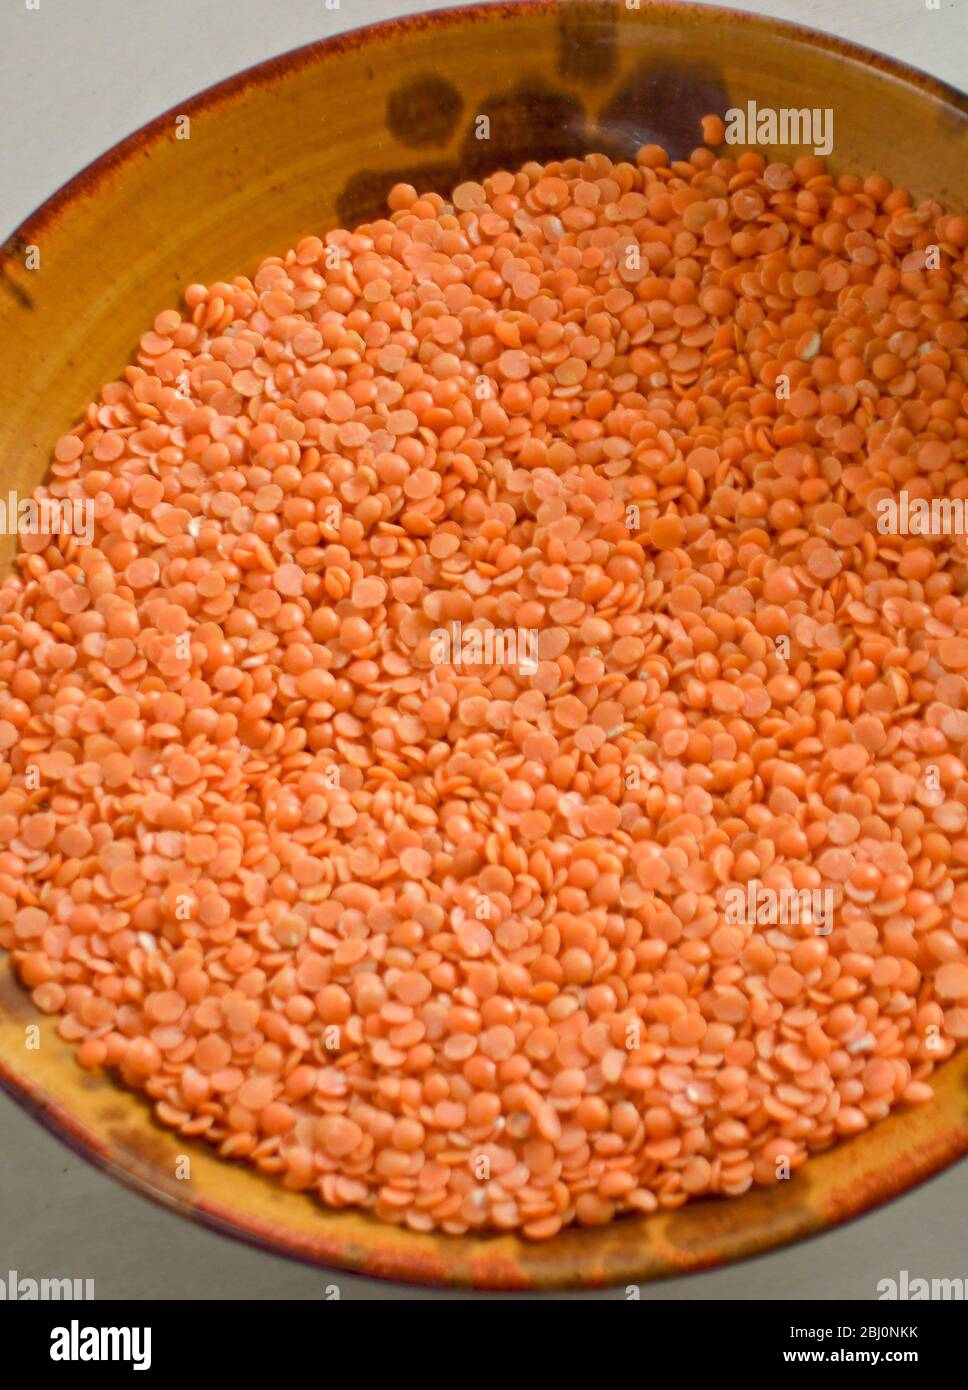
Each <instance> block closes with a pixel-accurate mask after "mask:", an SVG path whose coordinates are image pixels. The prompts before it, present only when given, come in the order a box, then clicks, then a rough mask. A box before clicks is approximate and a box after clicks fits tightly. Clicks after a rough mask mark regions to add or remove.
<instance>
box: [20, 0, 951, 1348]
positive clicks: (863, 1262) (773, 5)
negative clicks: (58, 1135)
mask: <svg viewBox="0 0 968 1390" xmlns="http://www.w3.org/2000/svg"><path fill="white" fill-rule="evenodd" d="M440 8H443V5H442V4H439V3H434V0H341V5H340V9H339V10H329V9H327V8H326V6H325V3H324V0H40V9H39V10H37V11H32V10H27V8H26V4H25V0H0V241H2V240H4V239H5V238H6V237H7V236H8V235H9V233H10V232H11V231H13V230H14V228H15V227H17V226H18V225H19V224H20V223H21V222H22V221H23V220H24V218H26V217H27V216H28V215H29V214H30V213H31V212H32V211H33V210H34V208H36V207H37V206H38V205H39V204H40V203H42V202H43V201H44V200H45V199H46V198H47V197H48V196H49V195H50V194H51V193H52V192H53V191H54V190H55V189H56V188H58V187H59V186H60V185H61V184H62V183H64V182H65V181H66V180H67V179H69V178H71V177H72V176H73V175H74V174H75V173H77V172H78V170H80V169H81V168H83V166H84V165H86V164H88V163H90V161H91V160H93V159H96V158H97V157H98V156H99V155H100V154H102V153H103V152H104V151H105V150H106V149H108V148H109V147H110V146H112V145H115V144H117V142H118V141H119V140H121V139H123V138H124V137H125V136H126V135H128V134H130V133H131V132H132V131H133V130H137V129H138V128H139V127H140V126H142V125H143V124H144V123H145V122H146V121H149V120H151V119H152V118H153V117H154V116H157V115H159V114H160V113H161V112H163V111H166V110H167V109H168V108H170V107H172V106H175V105H177V104H178V103H179V102H180V101H182V100H184V99H185V98H186V97H189V96H192V95H194V94H195V93H196V92H198V91H199V90H200V89H201V88H204V87H207V86H209V85H210V84H211V83H213V82H218V81H220V80H221V79H222V78H225V77H229V76H231V75H232V74H234V73H236V72H238V71H240V70H241V69H242V68H246V67H249V66H251V65H252V64H254V63H257V62H261V61H263V60H264V59H266V58H270V57H273V56H275V55H276V54H279V53H284V52H286V51H287V50H288V49H291V48H296V47H298V46H300V45H301V44H305V43H312V42H314V41H316V40H318V39H321V38H325V37H327V36H328V35H331V34H336V33H339V32H341V31H343V30H345V29H352V28H357V27H359V26H361V25H364V24H371V23H375V22H376V21H378V20H381V19H387V18H391V17H396V16H400V15H406V14H415V13H418V12H420V11H426V10H431V9H440ZM736 8H740V9H744V10H748V11H753V12H756V13H759V14H770V15H774V16H776V17H778V18H781V19H789V20H794V21H796V22H797V23H800V24H806V25H809V26H810V27H812V28H815V29H822V30H825V31H826V32H828V33H831V34H837V35H839V36H841V37H843V38H846V39H852V40H854V41H856V42H859V43H862V44H865V45H866V46H867V47H869V48H875V49H878V50H880V51H881V52H883V53H887V54H890V55H891V56H893V57H896V58H899V59H901V60H903V61H905V62H908V63H911V64H913V65H914V66H916V67H920V68H923V69H924V70H925V71H927V72H930V73H932V74H934V75H935V76H936V77H939V78H942V79H943V80H944V81H946V82H949V83H951V84H952V85H953V86H957V87H960V88H965V87H966V86H968V0H941V8H940V10H929V9H928V8H927V5H926V0H747V3H745V4H739V5H737V6H736ZM966 180H968V171H966ZM0 331H2V324H0ZM966 1199H968V1163H961V1164H958V1165H956V1166H955V1167H954V1168H951V1169H949V1170H948V1171H947V1172H945V1173H944V1174H943V1175H942V1176H941V1177H939V1178H937V1179H935V1180H934V1181H932V1182H930V1183H927V1184H924V1185H923V1186H921V1187H920V1188H918V1189H917V1190H915V1191H914V1192H912V1193H910V1194H908V1195H907V1196H905V1197H903V1198H901V1199H900V1200H899V1201H897V1202H894V1203H892V1204H890V1205H889V1206H888V1207H886V1208H883V1209H882V1210H881V1211H879V1212H876V1213H874V1214H872V1215H870V1216H867V1217H864V1218H862V1219H861V1220H859V1221H856V1222H853V1223H851V1224H850V1225H848V1226H846V1227H843V1228H841V1229H839V1230H837V1231H833V1232H831V1233H829V1234H826V1235H823V1236H820V1237H818V1238H816V1239H814V1240H810V1241H806V1242H801V1243H800V1244H798V1245H794V1246H792V1247H789V1248H787V1249H785V1250H780V1251H777V1252H775V1253H773V1254H770V1255H766V1256H763V1257H761V1258H759V1259H756V1260H750V1261H746V1262H743V1263H741V1264H738V1265H733V1266H730V1267H727V1268H725V1269H721V1270H717V1271H712V1272H710V1273H706V1274H698V1275H692V1276H689V1277H688V1278H684V1279H673V1280H668V1281H665V1282H663V1283H661V1284H653V1285H647V1286H646V1287H645V1288H644V1290H643V1297H644V1298H646V1299H651V1300H663V1299H678V1298H690V1299H693V1298H695V1299H704V1298H744V1299H778V1298H779V1299H783V1298H787V1299H791V1298H792V1299H796V1298H827V1299H837V1300H843V1299H870V1298H873V1297H875V1296H876V1293H875V1290H876V1285H877V1282H878V1280H880V1279H886V1278H891V1277H893V1278H897V1276H898V1273H899V1271H900V1270H901V1269H907V1270H908V1271H909V1272H910V1274H911V1275H912V1277H914V1276H921V1277H926V1278H968V1240H966V1234H968V1200H966ZM9 1269H16V1270H19V1272H20V1273H21V1275H24V1276H31V1277H37V1278H39V1277H41V1276H47V1277H77V1278H93V1279H94V1280H95V1292H96V1296H97V1297H99V1298H149V1299H150V1298H190V1299H197V1298H305V1299H313V1298H319V1297H321V1295H322V1291H323V1289H324V1287H325V1285H326V1284H327V1283H330V1282H333V1281H334V1280H335V1282H338V1283H339V1285H340V1289H341V1293H342V1297H344V1298H353V1297H361V1296H371V1297H372V1296H374V1295H375V1296H377V1297H384V1298H411V1297H413V1296H414V1294H413V1291H412V1290H409V1289H406V1288H403V1287H399V1286H394V1285H388V1284H374V1283H371V1282H369V1281H367V1280H363V1279H356V1278H353V1277H351V1276H346V1275H342V1274H340V1275H335V1276H334V1275H333V1274H330V1273H327V1272H326V1271H323V1270H314V1269H311V1268H308V1267H306V1266H303V1265H299V1264H296V1263H293V1262H290V1261H287V1260H284V1259H281V1258H278V1257H276V1256H272V1255H267V1254H265V1253H263V1252H261V1251H257V1250H253V1249H250V1248H249V1247H248V1246H245V1245H242V1244H239V1243H236V1242H233V1241H230V1240H228V1239H226V1238H225V1237H222V1236H217V1235H215V1234H213V1233H211V1232H208V1231H205V1230H203V1229H202V1228H201V1227H199V1226H195V1225H192V1224H190V1223H189V1222H187V1221H185V1220H182V1219H181V1218H178V1217H175V1216H172V1215H171V1214H170V1213H168V1212H165V1211H163V1210H162V1209H161V1208H160V1207H157V1206H155V1205H154V1204H152V1203H149V1202H147V1201H145V1200H144V1199H142V1198H140V1197H137V1196H135V1195H134V1194H133V1193H131V1192H129V1191H128V1190H127V1189H125V1188H123V1187H121V1186H120V1185H119V1184H117V1183H115V1182H114V1181H113V1180H112V1179H110V1178H108V1177H107V1176H105V1175H104V1174H102V1173H99V1172H96V1171H95V1170H94V1169H93V1168H91V1167H89V1166H88V1165H87V1164H85V1163H84V1162H83V1161H82V1160H81V1159H79V1158H77V1157H76V1156H75V1155H74V1154H73V1153H71V1152H70V1151H68V1149H66V1148H65V1147H63V1146H62V1145H61V1144H60V1143H59V1142H58V1141H57V1140H56V1139H54V1138H53V1137H52V1136H51V1135H49V1134H47V1132H46V1131H45V1130H43V1129H41V1127H40V1126H39V1125H38V1124H36V1123H35V1122H34V1121H32V1120H31V1119H29V1118H28V1116H27V1115H25V1114H24V1113H23V1112H22V1111H20V1110H19V1109H18V1108H17V1107H16V1105H15V1104H14V1103H13V1102H12V1101H11V1100H9V1099H7V1098H6V1097H4V1096H0V1271H6V1270H9ZM421 1296H423V1297H428V1298H444V1297H448V1296H450V1297H461V1296H462V1295H459V1294H458V1295H447V1294H435V1293H430V1292H427V1293H424V1294H422V1295H421ZM477 1296H478V1297H479V1296H480V1295H477ZM564 1297H576V1298H588V1299H593V1298H622V1297H624V1291H623V1290H618V1289H616V1290H612V1291H608V1292H605V1293H601V1294H587V1295H573V1296H572V1295H565V1296H564ZM899 1311H900V1310H899ZM633 1316H634V1315H633ZM831 1317H835V1313H834V1312H833V1311H832V1312H831ZM641 1327H642V1325H641V1324H639V1330H640V1331H641ZM752 1327H753V1325H752V1324H751V1325H750V1326H749V1327H747V1329H746V1332H747V1333H749V1332H751V1331H752ZM742 1343H743V1329H737V1343H736V1346H737V1350H738V1351H739V1349H741V1347H742Z"/></svg>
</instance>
